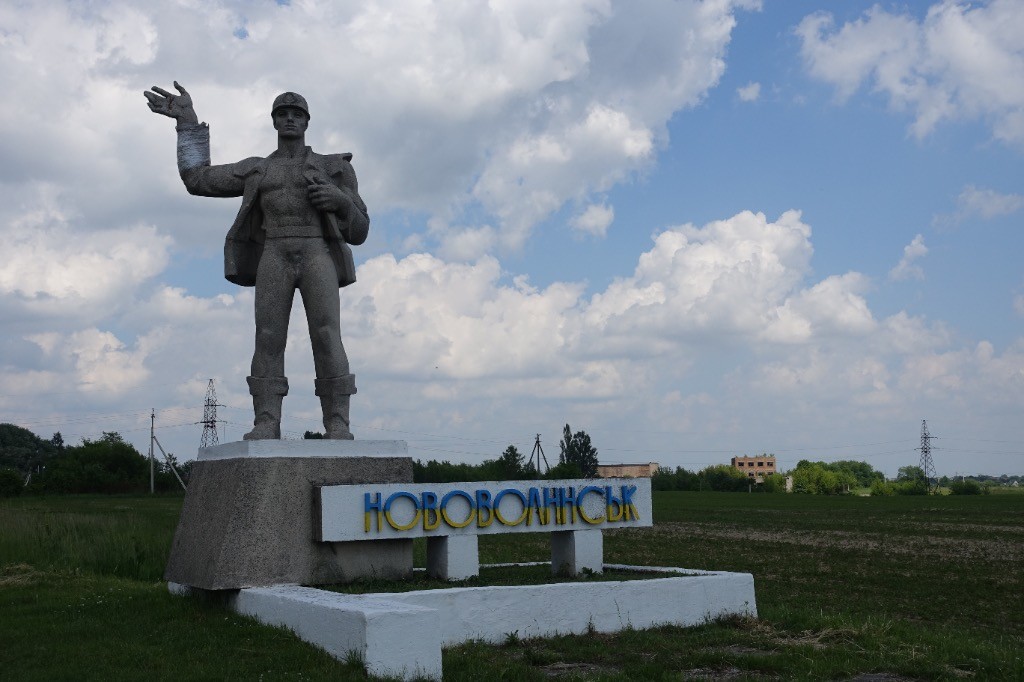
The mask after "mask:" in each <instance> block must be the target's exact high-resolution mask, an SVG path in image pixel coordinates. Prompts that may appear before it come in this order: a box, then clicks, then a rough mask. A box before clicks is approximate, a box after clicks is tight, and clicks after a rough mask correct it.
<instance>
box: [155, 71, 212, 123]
mask: <svg viewBox="0 0 1024 682" xmlns="http://www.w3.org/2000/svg"><path fill="white" fill-rule="evenodd" d="M174 87H175V89H176V90H177V91H178V94H177V95H172V94H171V93H169V92H167V91H166V90H164V89H163V88H158V87H157V86H155V85H154V86H153V88H152V89H153V92H150V91H149V90H147V91H145V92H144V93H142V94H144V95H145V96H146V99H147V100H149V110H150V111H152V112H154V113H157V114H161V115H163V116H169V117H171V118H173V119H174V120H176V121H177V122H178V125H195V124H197V123H199V118H198V117H197V116H196V110H195V109H193V108H192V97H191V96H190V95H189V94H188V91H187V90H185V88H183V87H181V86H180V85H178V81H174Z"/></svg>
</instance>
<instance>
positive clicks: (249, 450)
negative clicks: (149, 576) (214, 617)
mask: <svg viewBox="0 0 1024 682" xmlns="http://www.w3.org/2000/svg"><path fill="white" fill-rule="evenodd" d="M410 481H412V459H411V458H409V457H408V456H407V446H406V443H405V442H404V441H359V440H356V441H321V440H307V441H275V440H263V441H243V442H237V443H225V444H223V445H220V446H215V447H212V448H203V449H202V450H200V452H199V459H198V461H197V462H196V463H195V465H194V466H193V469H192V475H191V478H190V480H189V486H188V492H187V493H186V495H185V503H184V505H183V507H182V510H181V518H180V520H179V522H178V529H177V531H176V532H175V535H174V544H173V545H172V547H171V554H170V558H169V560H168V562H167V569H166V571H165V573H164V578H165V579H166V580H168V581H169V582H174V583H178V584H181V585H188V586H191V587H197V588H202V589H206V590H224V589H239V588H244V587H262V586H267V585H279V584H283V583H291V584H300V585H326V584H331V583H343V582H351V581H353V580H356V579H359V578H364V577H379V578H385V579H401V578H406V577H408V576H410V575H412V540H383V541H381V540H377V541H372V542H371V541H367V542H316V541H314V540H313V537H314V532H313V522H314V515H315V514H316V513H317V511H318V510H317V509H315V505H314V495H313V488H314V486H322V485H336V484H353V483H406V482H410Z"/></svg>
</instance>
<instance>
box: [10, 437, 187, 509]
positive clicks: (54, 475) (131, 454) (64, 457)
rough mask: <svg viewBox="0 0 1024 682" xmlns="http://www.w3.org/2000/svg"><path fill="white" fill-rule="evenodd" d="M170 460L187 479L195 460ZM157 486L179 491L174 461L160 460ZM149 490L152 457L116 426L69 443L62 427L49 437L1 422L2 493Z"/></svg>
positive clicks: (158, 488)
mask: <svg viewBox="0 0 1024 682" xmlns="http://www.w3.org/2000/svg"><path fill="white" fill-rule="evenodd" d="M170 458H171V462H172V463H173V464H174V466H175V467H176V468H177V469H178V472H179V473H180V474H181V476H182V478H183V479H184V480H185V481H186V482H187V481H188V478H187V477H188V474H189V472H190V470H191V464H192V463H191V462H185V463H181V464H179V463H178V462H177V461H175V459H174V455H170ZM153 483H154V488H155V489H156V490H159V491H161V492H163V491H172V490H180V489H181V486H180V485H179V484H178V482H177V480H176V479H175V478H174V474H173V473H172V471H171V467H170V464H168V463H167V462H163V461H158V462H156V466H155V468H154V479H153ZM148 490H149V459H148V457H146V456H145V455H143V454H142V453H140V452H139V451H138V450H136V449H135V446H134V445H132V444H131V443H128V442H127V441H125V440H124V438H123V437H122V436H121V434H119V433H117V432H116V431H105V432H104V433H103V435H102V436H101V437H100V438H97V439H95V440H90V439H88V438H84V439H82V442H81V444H80V445H66V444H65V443H64V438H63V437H62V436H61V434H60V432H59V431H58V432H56V433H54V434H53V436H52V437H51V438H50V439H49V440H47V439H43V438H40V437H39V436H37V435H36V434H34V433H32V432H31V431H29V430H28V429H24V428H22V427H20V426H16V425H14V424H0V497H10V496H14V495H19V494H21V493H23V492H25V493H34V494H70V493H106V494H116V493H141V492H145V491H148Z"/></svg>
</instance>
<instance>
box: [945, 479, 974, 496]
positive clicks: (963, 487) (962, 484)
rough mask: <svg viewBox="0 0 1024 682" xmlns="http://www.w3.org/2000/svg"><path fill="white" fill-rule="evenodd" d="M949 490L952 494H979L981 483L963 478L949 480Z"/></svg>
mask: <svg viewBox="0 0 1024 682" xmlns="http://www.w3.org/2000/svg"><path fill="white" fill-rule="evenodd" d="M949 492H950V493H952V494H953V495H981V492H982V491H981V484H979V483H978V482H977V481H972V480H970V479H964V480H962V481H950V483H949Z"/></svg>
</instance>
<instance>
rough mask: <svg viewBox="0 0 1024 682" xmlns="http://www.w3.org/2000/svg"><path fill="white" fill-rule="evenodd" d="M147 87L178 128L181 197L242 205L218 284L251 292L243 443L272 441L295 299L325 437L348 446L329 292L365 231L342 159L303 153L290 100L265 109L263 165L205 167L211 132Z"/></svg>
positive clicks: (284, 388)
mask: <svg viewBox="0 0 1024 682" xmlns="http://www.w3.org/2000/svg"><path fill="white" fill-rule="evenodd" d="M174 87H175V89H177V91H178V94H176V95H174V94H171V93H170V92H168V91H166V90H164V89H162V88H158V87H156V86H154V87H153V89H152V90H153V91H152V92H149V91H146V92H145V93H144V94H145V96H146V99H147V100H148V101H149V109H150V111H153V112H155V113H157V114H161V115H163V116H169V117H171V118H173V119H175V120H176V121H177V126H176V130H177V132H178V172H179V173H180V174H181V179H182V181H183V182H184V183H185V187H186V188H187V189H188V191H189V193H190V194H197V195H200V196H206V197H242V207H241V208H240V209H239V211H238V216H237V217H236V218H235V222H234V224H233V225H232V226H231V229H230V230H228V234H227V239H226V240H225V242H224V276H225V277H226V278H227V279H228V281H230V282H234V283H235V284H240V285H241V286H255V287H256V349H255V351H254V352H253V356H252V371H251V374H252V375H251V376H249V377H248V383H249V393H251V394H252V402H253V408H254V411H255V413H256V416H255V419H254V420H253V429H252V431H250V432H249V433H247V434H245V436H244V438H245V440H259V439H268V438H280V437H281V402H282V400H283V399H284V396H286V395H287V394H288V379H287V378H286V377H285V375H284V349H285V343H286V342H287V339H288V318H289V315H290V313H291V308H292V301H293V299H294V298H295V290H296V289H298V290H299V293H300V294H301V295H302V305H303V307H304V308H305V310H306V319H307V320H308V322H309V337H310V341H311V342H312V345H313V363H314V365H315V367H316V382H315V384H316V395H317V396H319V397H320V404H321V407H322V408H323V413H324V428H325V429H326V437H327V438H335V439H351V438H352V433H351V431H350V430H349V400H350V397H351V395H352V394H354V393H355V392H356V385H355V377H354V376H353V375H352V374H350V373H349V365H348V357H347V355H346V354H345V348H344V346H343V345H342V342H341V322H340V317H339V311H340V299H339V293H338V288H339V287H343V286H347V285H349V284H351V283H352V282H354V281H355V279H356V275H355V265H354V263H353V261H352V251H351V249H349V246H348V245H349V244H362V243H363V242H364V241H365V240H366V234H367V231H368V230H369V227H370V218H369V216H368V214H367V212H366V205H365V204H364V203H363V200H362V199H361V198H360V197H359V188H358V185H357V183H356V174H355V171H354V170H353V169H352V164H351V163H350V161H351V159H352V155H351V154H330V155H326V156H323V155H320V154H316V153H314V152H313V151H312V150H311V149H310V148H309V147H307V146H306V128H307V126H308V125H309V119H310V116H309V106H308V104H307V103H306V100H305V99H304V98H303V97H302V96H301V95H298V94H296V93H294V92H286V93H284V94H282V95H279V96H278V97H277V99H275V100H274V104H273V106H272V107H271V110H270V116H271V118H272V119H273V122H274V128H275V129H276V130H277V151H275V152H274V153H272V154H271V155H270V156H268V157H266V158H260V157H251V158H248V159H244V160H242V161H239V162H237V163H230V164H225V165H217V166H213V165H210V129H209V127H208V126H207V124H206V123H199V119H198V117H197V116H196V112H195V109H194V108H193V106H192V98H191V97H190V96H189V94H188V92H187V91H186V90H185V88H183V87H182V86H180V85H179V84H178V83H177V82H175V83H174Z"/></svg>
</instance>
